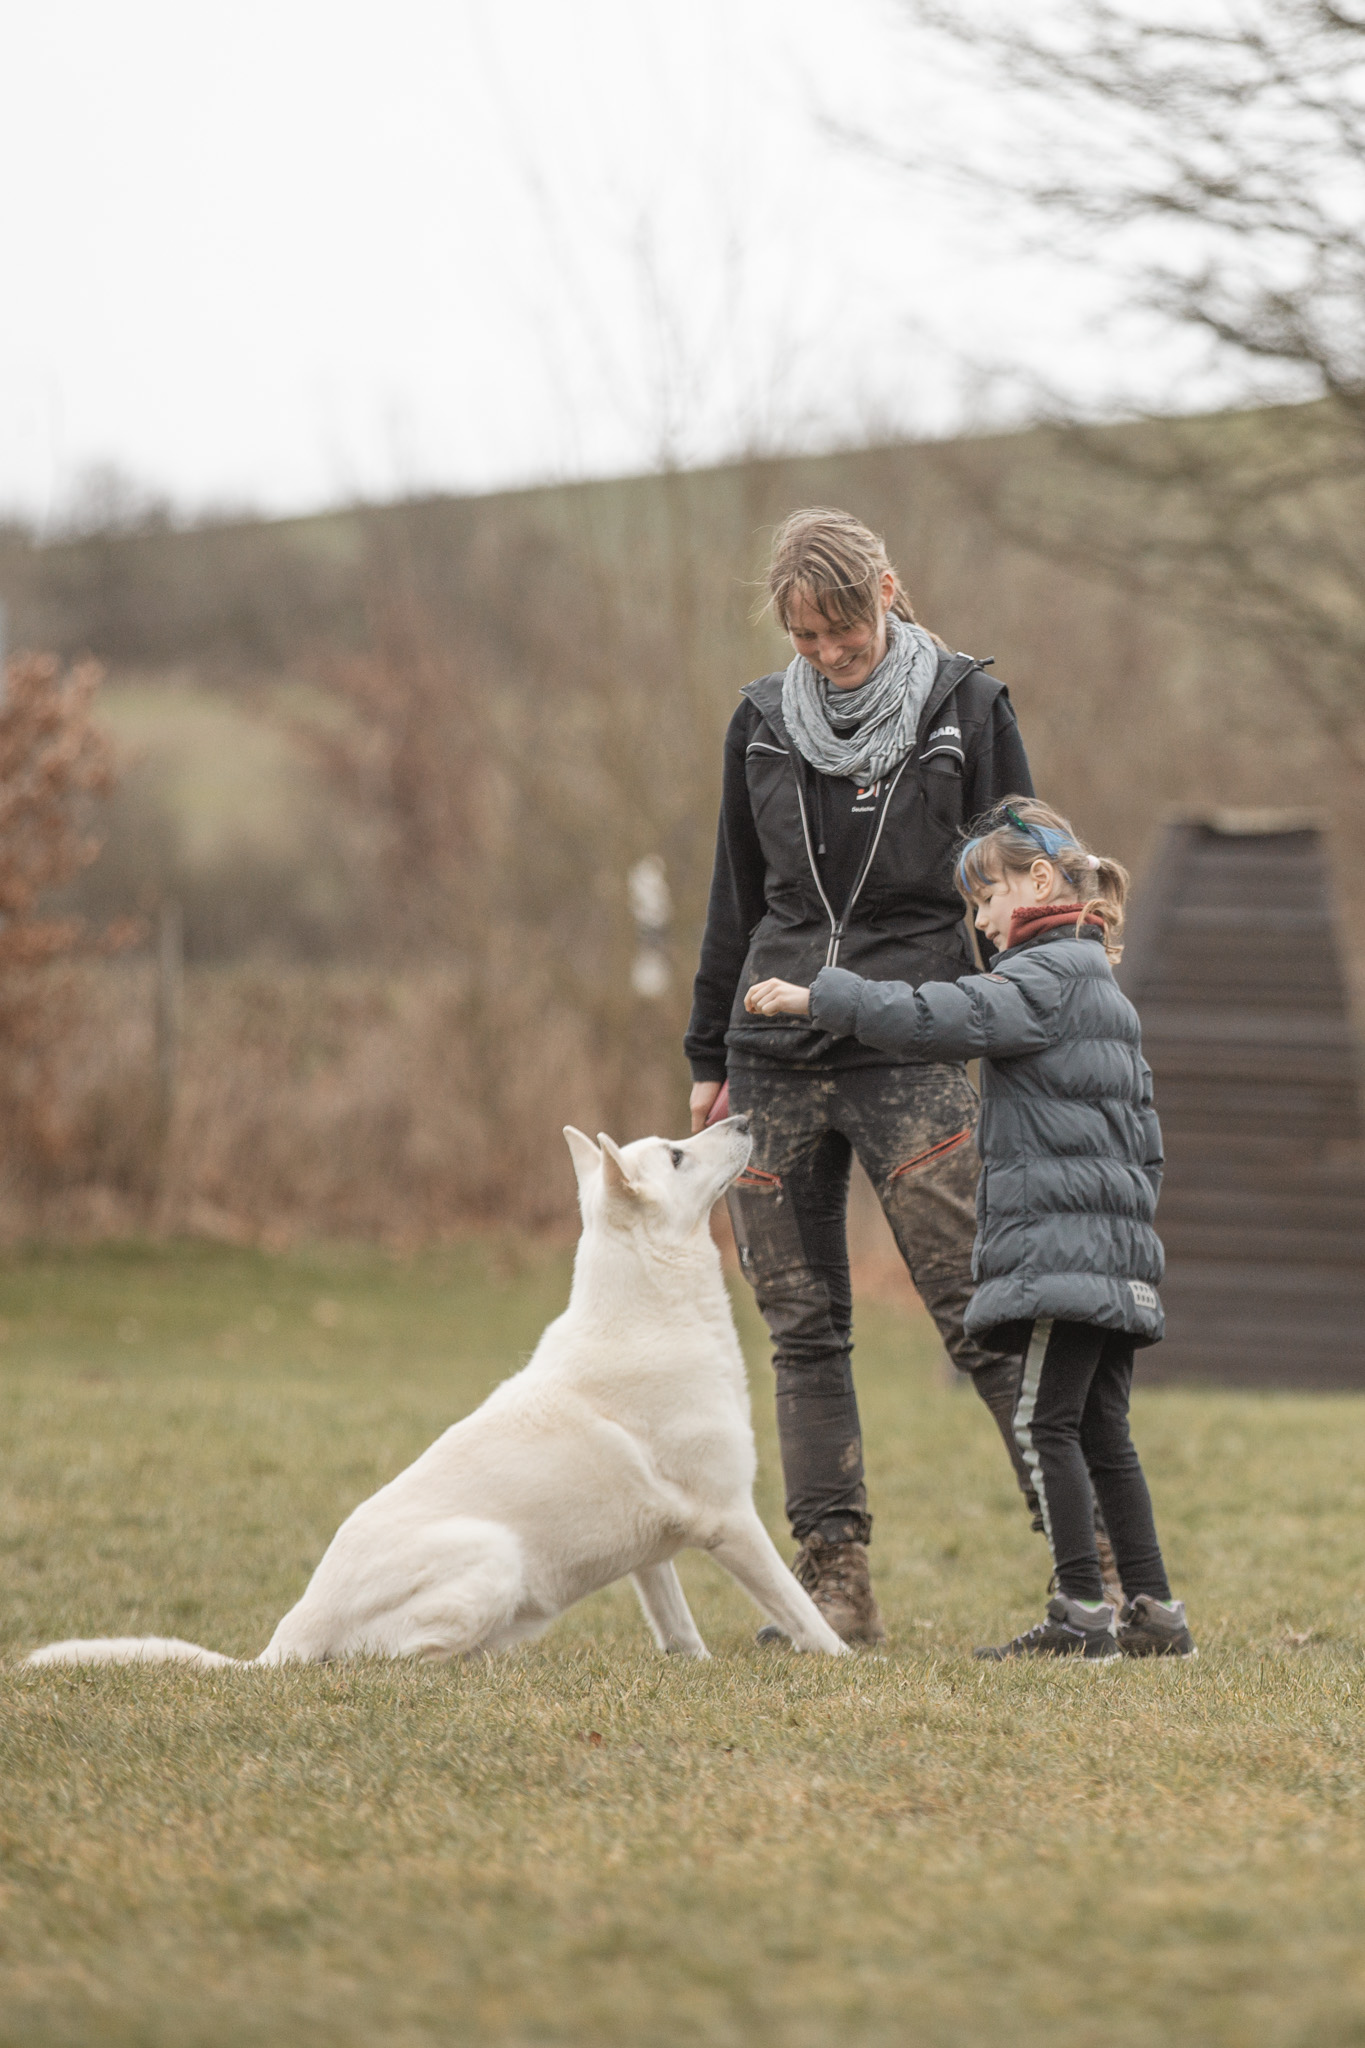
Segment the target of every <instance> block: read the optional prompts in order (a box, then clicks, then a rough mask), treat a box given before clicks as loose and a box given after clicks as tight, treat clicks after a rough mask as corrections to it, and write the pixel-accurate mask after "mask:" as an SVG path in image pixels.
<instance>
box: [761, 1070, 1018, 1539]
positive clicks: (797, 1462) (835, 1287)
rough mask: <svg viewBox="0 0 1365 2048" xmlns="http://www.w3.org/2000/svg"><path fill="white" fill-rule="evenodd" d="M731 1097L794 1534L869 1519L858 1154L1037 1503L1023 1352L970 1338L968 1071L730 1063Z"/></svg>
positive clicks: (972, 1214)
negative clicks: (745, 1150) (856, 1219)
mask: <svg viewBox="0 0 1365 2048" xmlns="http://www.w3.org/2000/svg"><path fill="white" fill-rule="evenodd" d="M730 1107H731V1109H732V1110H734V1111H735V1112H739V1111H741V1110H742V1111H745V1112H746V1113H747V1114H748V1117H749V1128H750V1130H751V1131H752V1133H753V1139H754V1148H753V1152H752V1154H751V1155H750V1159H749V1164H748V1167H747V1169H746V1170H745V1172H744V1173H743V1175H742V1176H741V1177H740V1179H739V1180H738V1181H737V1182H736V1184H735V1186H734V1187H733V1188H732V1189H731V1191H730V1196H729V1206H730V1217H731V1221H732V1222H733V1224H734V1230H735V1239H736V1242H737V1244H738V1246H739V1256H740V1261H741V1263H742V1265H743V1267H744V1271H745V1274H746V1276H747V1278H748V1280H749V1282H750V1284H751V1285H752V1287H753V1290H754V1293H755V1294H756V1296H757V1297H758V1305H759V1308H760V1309H761V1310H762V1312H763V1319H764V1321H765V1322H766V1323H767V1325H768V1330H769V1332H770V1334H771V1336H772V1340H773V1352H774V1358H773V1363H774V1366H775V1368H776V1372H777V1429H778V1437H779V1440H780V1443H781V1447H782V1470H783V1475H784V1477H785V1480H786V1487H787V1516H788V1519H789V1520H790V1522H791V1526H792V1533H793V1534H794V1535H795V1536H796V1538H797V1540H798V1541H804V1539H805V1538H806V1537H807V1536H809V1535H811V1534H812V1533H818V1534H819V1535H821V1536H822V1537H824V1538H825V1540H826V1541H827V1542H830V1543H841V1542H848V1541H850V1540H853V1541H857V1542H862V1543H866V1542H867V1540H868V1537H869V1535H870V1534H871V1529H872V1517H871V1515H870V1514H869V1513H868V1510H867V1488H866V1485H865V1483H864V1478H863V1444H862V1432H861V1430H860V1428H859V1423H858V1402H857V1397H856V1395H855V1394H854V1391H853V1365H852V1353H853V1335H852V1333H853V1290H852V1285H851V1282H850V1279H849V1270H848V1238H847V1230H846V1219H847V1213H848V1182H849V1173H850V1169H851V1167H852V1162H853V1157H854V1154H855V1153H856V1155H857V1157H858V1159H859V1160H860V1161H861V1163H862V1165H863V1168H864V1169H865V1171H866V1173H867V1176H868V1179H869V1180H870V1181H871V1182H872V1185H873V1187H874V1188H875V1189H876V1191H877V1197H878V1200H879V1201H880V1202H881V1205H882V1210H883V1212H884V1214H885V1216H886V1220H887V1222H888V1223H889V1224H890V1226H891V1230H892V1234H893V1235H894V1237H895V1240H896V1243H897V1245H898V1247H899V1248H900V1253H901V1256H902V1258H903V1259H904V1260H905V1263H906V1265H907V1266H908V1267H909V1269H910V1277H911V1278H912V1280H913V1281H914V1283H915V1286H916V1287H917V1289H918V1290H919V1293H920V1297H921V1299H922V1300H923V1302H924V1305H925V1307H926V1308H927V1309H928V1310H929V1313H930V1314H931V1315H932V1317H933V1318H934V1321H935V1322H936V1323H937V1325H938V1329H939V1334H940V1336H941V1337H942V1339H943V1342H944V1345H945V1346H946V1348H947V1352H948V1356H949V1358H950V1359H951V1360H952V1362H953V1364H954V1365H955V1366H957V1368H958V1370H959V1371H961V1372H965V1373H970V1374H971V1377H972V1381H973V1383H974V1385H975V1386H976V1389H977V1391H978V1393H979V1394H980V1395H981V1397H982V1399H983V1400H984V1401H985V1402H986V1405H987V1406H988V1407H989V1408H990V1410H991V1413H992V1415H993V1416H994V1417H995V1420H996V1424H997V1426H998V1427H999V1429H1000V1433H1001V1435H1002V1437H1003V1438H1004V1441H1005V1445H1006V1448H1007V1449H1008V1451H1009V1453H1010V1457H1011V1461H1012V1462H1013V1464H1014V1467H1015V1474H1016V1477H1017V1478H1018V1479H1019V1484H1020V1487H1021V1489H1022V1490H1023V1492H1024V1493H1025V1495H1026V1497H1030V1499H1031V1491H1032V1490H1031V1487H1030V1485H1029V1480H1028V1474H1027V1472H1026V1471H1025V1468H1024V1465H1023V1459H1022V1455H1021V1452H1020V1450H1019V1447H1018V1445H1017V1443H1016V1441H1015V1437H1014V1432H1013V1427H1012V1422H1013V1413H1014V1406H1015V1401H1016V1398H1017V1395H1018V1389H1019V1377H1020V1358H1019V1353H1018V1350H1017V1349H1015V1348H1011V1349H1009V1350H1007V1351H1003V1352H1002V1351H997V1350H993V1349H991V1348H989V1347H986V1346H983V1345H981V1344H979V1343H977V1342H976V1341H974V1340H973V1339H972V1338H970V1337H968V1336H967V1335H966V1334H965V1332H964V1331H963V1328H962V1315H963V1311H964V1309H965V1308H966V1306H967V1302H968V1299H969V1298H970V1296H971V1293H972V1285H973V1283H972V1243H973V1240H974V1238H975V1235H976V1180H977V1173H978V1162H977V1156H976V1148H975V1146H974V1144H973V1142H972V1132H973V1130H974V1128H975V1124H976V1110H977V1102H976V1096H975V1094H974V1092H973V1090H972V1087H971V1084H970V1083H969V1082H968V1080H967V1076H966V1073H965V1072H964V1070H963V1069H962V1068H961V1067H960V1066H913V1067H853V1068H845V1069H843V1070H841V1071H838V1072H833V1073H830V1072H826V1073H784V1072H775V1071H773V1070H772V1069H768V1068H754V1067H749V1068H744V1067H740V1068H736V1069H733V1070H732V1071H731V1074H730Z"/></svg>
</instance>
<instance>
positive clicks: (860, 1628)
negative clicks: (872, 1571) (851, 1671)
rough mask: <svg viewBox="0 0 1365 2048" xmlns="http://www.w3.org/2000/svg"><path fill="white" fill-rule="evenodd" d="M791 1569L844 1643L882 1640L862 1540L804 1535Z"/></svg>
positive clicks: (880, 1622) (881, 1628) (882, 1635)
mask: <svg viewBox="0 0 1365 2048" xmlns="http://www.w3.org/2000/svg"><path fill="white" fill-rule="evenodd" d="M792 1571H793V1573H794V1575H795V1577H796V1580H797V1582H798V1584H800V1585H802V1586H804V1587H805V1589H806V1591H807V1592H808V1593H809V1594H810V1597H811V1599H812V1600H813V1601H814V1602H815V1604H816V1606H817V1607H818V1608H819V1610H820V1612H821V1614H823V1615H824V1617H825V1620H826V1621H827V1622H828V1623H829V1625H830V1627H831V1628H832V1629H833V1630H834V1633H835V1635H836V1636H842V1637H843V1639H844V1641H845V1642H846V1643H884V1642H885V1641H886V1630H885V1628H884V1627H883V1626H882V1618H881V1615H880V1614H879V1613H878V1611H877V1602H876V1599H875V1597H874V1595H873V1592H872V1580H871V1578H870V1577H869V1575H868V1569H867V1545H866V1544H865V1543H827V1542H826V1541H825V1539H824V1537H823V1536H819V1535H812V1536H808V1537H807V1538H806V1540H805V1542H804V1543H803V1544H802V1545H801V1548H800V1549H799V1550H798V1551H797V1553H796V1561H795V1563H794V1564H793V1565H792Z"/></svg>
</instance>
